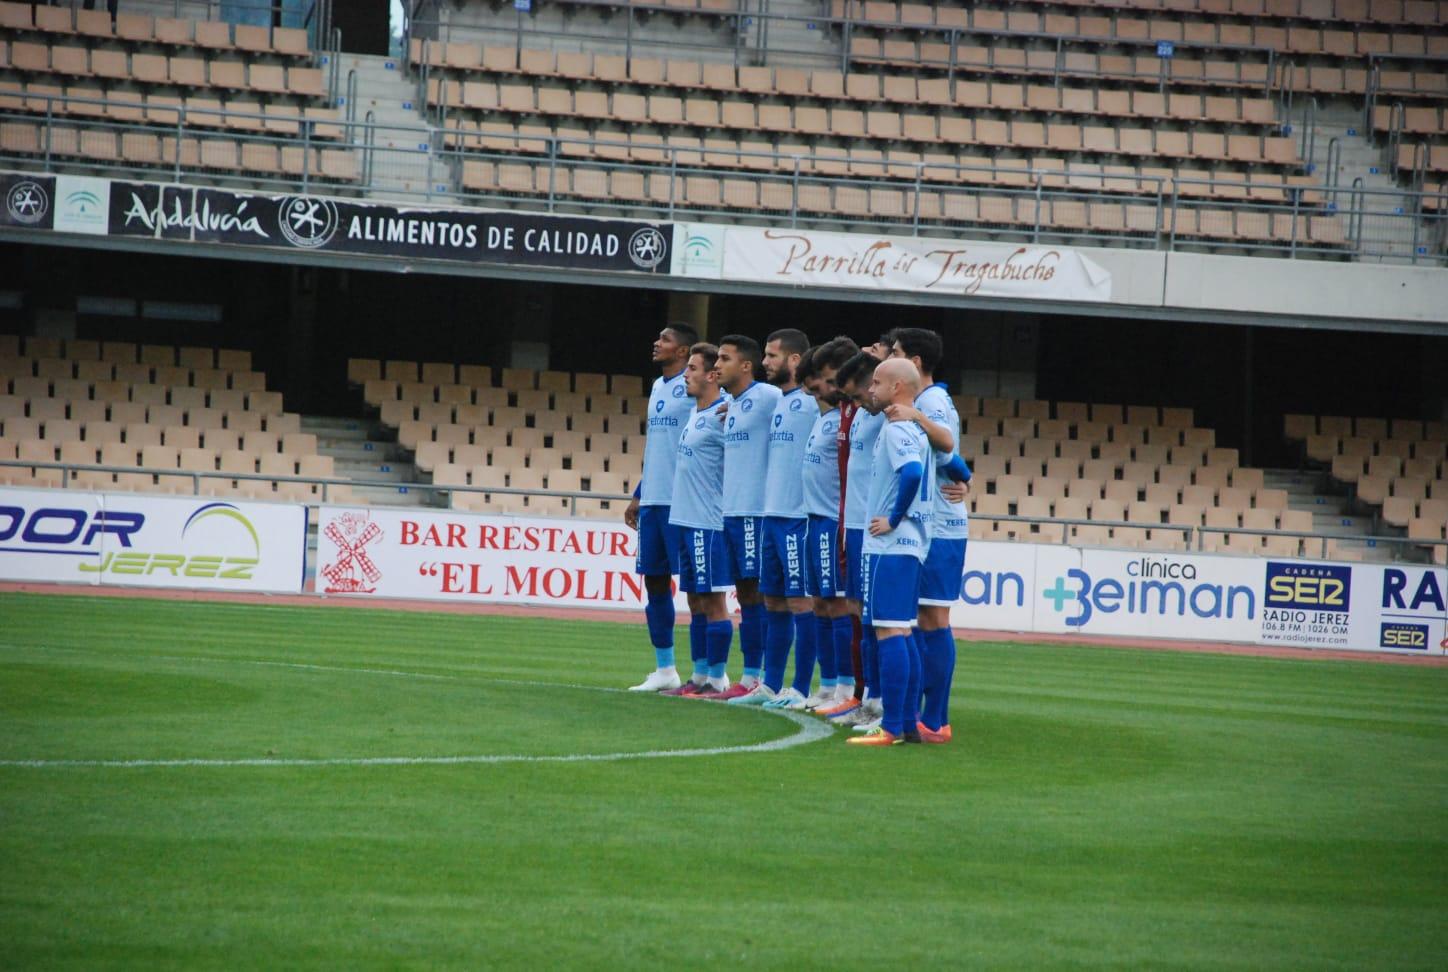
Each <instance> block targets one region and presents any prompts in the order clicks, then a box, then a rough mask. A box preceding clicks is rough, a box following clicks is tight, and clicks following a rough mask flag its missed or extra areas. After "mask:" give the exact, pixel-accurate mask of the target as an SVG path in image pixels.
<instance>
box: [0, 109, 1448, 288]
mask: <svg viewBox="0 0 1448 972" xmlns="http://www.w3.org/2000/svg"><path fill="white" fill-rule="evenodd" d="M19 97H21V98H23V99H24V100H25V101H26V102H27V103H29V104H30V105H31V106H32V108H33V109H34V110H32V111H29V112H26V111H16V110H13V109H12V110H6V111H0V123H4V124H6V125H7V126H11V125H12V124H13V123H26V124H28V125H31V126H35V128H33V129H32V130H33V131H35V132H36V144H35V145H34V147H33V149H32V150H30V151H22V150H17V149H14V148H11V149H8V150H7V149H0V160H6V161H8V162H13V163H14V164H16V165H17V166H18V167H26V166H30V165H36V164H39V165H41V166H42V167H44V168H45V169H46V170H56V169H60V168H64V169H66V170H95V171H100V172H102V173H112V174H115V173H124V174H134V175H136V176H137V177H139V178H141V179H147V178H151V179H154V178H155V177H157V176H161V177H162V178H169V179H170V180H172V181H174V182H178V183H179V182H181V181H182V180H183V177H185V176H195V177H197V178H201V179H204V180H205V181H206V182H207V183H209V184H217V183H219V184H224V185H231V186H236V187H237V188H240V189H249V190H257V189H262V190H266V189H270V188H274V187H275V188H280V189H282V190H283V191H291V190H293V189H295V188H300V189H301V190H302V191H304V192H306V191H312V190H313V189H314V187H315V185H316V184H317V180H318V179H319V178H320V177H323V175H324V174H323V173H322V172H321V171H320V169H319V163H318V159H319V158H320V159H325V158H326V156H325V155H318V153H319V152H326V151H329V150H330V151H332V152H336V153H343V154H345V155H347V156H348V158H347V159H345V160H339V161H344V162H346V163H347V164H350V165H351V168H352V171H351V172H342V173H340V174H338V175H337V177H336V178H335V179H333V178H331V177H330V176H328V179H329V181H327V182H325V185H326V189H325V191H327V192H330V193H333V194H337V195H359V196H365V195H366V194H367V192H368V191H369V189H370V188H371V187H373V186H376V185H377V184H378V183H379V182H387V183H389V185H388V189H387V192H388V194H389V195H405V196H411V197H416V198H420V199H424V200H428V201H437V200H441V201H446V202H448V203H455V204H460V205H464V206H469V205H476V206H481V205H489V206H503V207H516V208H528V209H538V210H543V211H547V212H555V211H560V210H564V211H568V212H577V211H586V212H596V213H599V214H604V213H607V214H631V215H641V214H642V215H648V216H651V217H665V218H674V217H676V216H678V215H680V214H691V215H692V214H699V215H705V214H707V215H716V214H717V215H727V216H728V217H729V218H730V219H733V220H737V221H745V222H748V221H756V222H760V223H763V224H769V225H788V226H801V225H816V226H823V225H830V226H837V227H839V228H843V229H859V230H870V231H877V232H878V231H880V230H881V228H884V229H887V230H889V231H891V232H898V233H903V234H911V235H921V234H924V235H943V234H958V233H959V232H960V231H961V229H963V228H965V227H971V228H972V229H973V230H975V231H978V232H982V233H987V234H991V235H994V236H998V237H1000V238H1009V239H1026V240H1033V241H1034V240H1042V239H1048V238H1049V239H1051V240H1077V241H1082V242H1091V241H1099V242H1109V243H1112V244H1118V245H1126V246H1136V247H1151V248H1158V249H1163V248H1164V249H1170V250H1174V249H1180V248H1183V247H1188V246H1209V247H1213V248H1215V249H1220V250H1234V249H1236V250H1252V251H1259V252H1268V253H1280V254H1285V255H1288V256H1297V255H1299V254H1303V253H1307V252H1310V253H1311V254H1313V255H1315V256H1324V255H1326V256H1333V255H1337V256H1341V257H1344V258H1345V257H1348V256H1352V255H1359V256H1398V257H1404V258H1406V259H1410V260H1411V261H1413V262H1421V263H1427V264H1432V265H1436V264H1442V263H1444V262H1448V245H1445V231H1448V198H1445V196H1448V190H1439V191H1437V192H1435V193H1432V194H1425V193H1421V192H1412V191H1408V190H1402V191H1398V190H1363V189H1361V188H1360V187H1352V188H1349V187H1345V186H1341V185H1336V186H1321V185H1313V186H1298V185H1293V184H1289V183H1280V182H1261V181H1255V180H1254V181H1247V180H1246V178H1245V177H1244V178H1243V179H1242V180H1240V181H1238V180H1235V179H1229V178H1226V177H1215V178H1206V179H1190V178H1176V179H1174V180H1172V181H1171V182H1170V183H1169V184H1168V183H1167V182H1166V181H1165V180H1164V179H1162V178H1159V177H1156V176H1148V175H1140V174H1138V175H1127V174H1121V175H1108V174H1106V173H1105V171H1104V169H1097V170H1091V171H1080V170H1076V169H1065V168H1062V169H1043V168H1033V167H1030V166H1029V164H1028V163H1027V162H1026V161H1025V160H1020V161H1019V167H1013V166H1012V165H1011V164H1010V163H1009V160H1004V159H998V160H996V161H994V162H992V163H990V164H989V165H988V166H984V165H976V166H972V165H960V164H952V163H948V162H944V161H941V162H935V161H918V160H910V161H905V162H902V161H893V160H891V159H888V158H880V159H870V160H866V159H862V158H860V157H858V156H856V157H849V156H846V155H829V154H819V153H818V152H804V153H796V152H789V151H781V150H778V149H776V148H774V147H773V146H772V145H770V144H768V143H764V144H763V145H762V146H760V147H748V148H745V147H736V148H732V149H727V150H726V149H715V148H709V147H705V146H702V145H700V146H698V147H693V146H690V147H681V146H677V145H666V144H659V145H656V146H650V147H645V146H642V145H640V144H638V143H630V142H628V141H627V140H625V137H624V136H622V135H620V136H618V137H614V138H610V137H608V136H607V135H601V136H599V137H594V138H586V139H583V138H560V137H558V136H556V135H544V134H539V135H530V134H511V135H492V134H488V133H480V132H478V131H475V130H471V129H468V130H464V129H460V128H443V129H440V130H438V131H437V132H436V134H435V137H434V138H433V139H431V140H429V141H427V142H418V141H417V140H416V139H415V138H413V137H407V138H396V139H392V141H396V142H398V143H399V144H398V146H397V147H386V146H384V145H380V144H378V143H379V142H380V141H382V140H383V139H382V138H380V137H379V136H385V135H387V134H389V133H390V134H394V135H403V134H404V133H406V134H407V135H408V136H412V135H415V132H414V130H412V129H406V128H396V127H389V126H383V125H377V124H375V122H373V121H371V120H363V121H357V120H355V118H353V119H350V120H349V119H347V118H345V117H338V118H336V119H305V118H302V117H301V116H300V109H299V110H298V115H297V116H296V117H291V116H288V117H287V118H279V117H278V116H275V115H271V116H269V115H266V114H264V113H257V112H238V111H234V110H228V109H220V110H218V109H214V108H204V109H203V108H195V107H192V108H187V107H186V106H184V105H175V106H171V105H166V106H162V107H160V108H157V106H154V105H150V106H148V105H147V104H145V103H144V102H142V101H140V100H135V101H132V102H130V103H129V104H127V102H126V101H125V100H124V99H123V98H121V99H111V100H104V99H86V98H76V97H71V96H62V95H40V94H28V93H27V94H24V95H21V96H19ZM37 106H43V110H42V109H40V108H38V107H37ZM122 106H126V107H128V108H129V109H130V110H134V111H153V112H154V111H163V112H165V113H166V117H167V118H168V119H169V118H172V117H174V121H168V122H167V123H165V124H160V123H146V122H137V121H117V120H113V119H108V118H106V117H104V116H105V113H106V112H107V111H110V110H114V109H116V108H117V107H122ZM82 110H85V111H87V112H88V114H87V115H86V116H85V117H78V116H79V113H80V111H82ZM238 122H240V123H244V124H246V125H247V126H248V127H250V128H254V129H258V130H263V131H258V132H245V131H238V130H236V129H235V128H234V127H228V126H234V125H235V124H236V123H238ZM281 123H294V124H296V126H297V129H298V131H297V134H295V135H291V134H280V133H278V134H267V133H266V132H265V131H264V130H265V129H267V127H268V126H269V125H270V126H276V125H278V124H281ZM319 126H324V127H335V128H336V129H337V130H338V132H339V133H342V132H345V131H348V130H350V132H351V134H352V140H351V141H348V140H345V139H338V140H328V139H325V138H320V137H318V135H317V129H318V127H319ZM128 134H129V135H137V134H144V135H149V136H160V137H161V143H160V145H159V146H158V152H159V153H160V156H159V157H158V158H149V159H145V160H137V159H134V158H127V157H125V156H124V155H122V154H121V152H120V149H119V148H118V147H117V145H118V144H120V145H124V144H125V136H126V135H128ZM12 135H13V133H12ZM60 136H64V139H62V138H61V137H60ZM108 136H109V139H110V142H109V144H110V150H109V151H103V152H101V153H100V154H99V155H97V156H92V157H87V151H88V150H87V145H88V144H90V143H94V142H97V141H101V142H105V141H106V140H107V137H108ZM482 139H489V140H490V141H491V143H494V144H495V145H496V147H494V148H491V149H489V150H486V151H485V150H482V149H475V148H469V147H465V146H467V145H470V144H480V143H481V140H482ZM62 141H68V142H69V143H71V147H70V149H69V151H68V152H66V153H64V154H62V153H60V152H59V151H57V146H58V145H60V143H61V142H62ZM209 142H217V143H222V144H223V145H225V144H231V145H234V146H237V147H238V149H239V151H238V152H236V153H233V154H231V155H229V156H228V157H229V158H233V159H235V160H236V166H235V167H234V168H232V167H230V166H227V165H215V164H205V163H203V162H202V161H201V160H200V155H201V153H200V152H199V151H198V152H197V159H195V160H192V159H188V158H186V157H185V156H186V154H187V152H188V151H189V150H191V149H192V147H193V146H196V147H198V148H204V147H205V146H206V144H207V143H209ZM9 144H12V145H13V144H14V141H13V137H12V138H11V139H10V141H9ZM247 146H264V147H272V148H280V149H293V150H296V152H298V153H299V154H300V162H299V163H296V162H295V161H294V162H293V169H295V170H297V171H278V172H271V173H267V172H256V171H246V170H244V169H243V168H242V162H241V156H242V155H244V154H245V152H246V147H247ZM280 154H281V155H282V156H285V155H286V153H285V152H283V153H280ZM645 155H647V156H648V158H647V160H645V158H644V157H645ZM291 158H292V159H293V160H295V154H294V155H293V156H291ZM470 162H483V163H492V164H495V165H503V164H515V165H527V166H531V167H533V168H534V169H536V170H537V171H538V172H539V173H540V175H539V176H538V180H537V182H536V183H535V182H530V183H529V187H528V189H529V191H526V192H523V191H516V190H515V189H514V188H509V187H505V186H503V185H494V186H487V187H482V188H477V189H474V188H473V187H471V186H469V185H468V184H467V183H466V181H465V177H466V174H467V169H468V163H470ZM417 168H425V169H427V170H428V171H429V178H428V180H427V182H426V183H425V185H424V186H422V187H421V188H420V189H414V190H411V191H406V190H403V189H401V188H398V187H397V186H396V183H398V182H400V181H401V180H402V179H403V178H405V176H404V175H403V174H402V173H404V172H405V171H406V170H408V169H413V170H414V171H415V170H416V169H417ZM584 173H602V174H604V175H605V176H606V178H607V179H608V180H609V185H610V186H612V185H613V183H614V182H615V181H617V180H619V179H620V178H622V177H624V176H631V177H640V178H642V179H643V180H644V181H646V182H647V183H648V185H649V186H650V191H649V192H648V193H646V194H644V195H642V196H640V195H638V194H633V195H630V194H628V193H625V192H614V191H612V190H610V191H608V192H605V193H593V194H591V195H590V194H589V193H583V192H579V191H578V186H577V184H576V180H575V177H576V176H577V175H579V174H584ZM389 177H391V178H389ZM701 178H703V179H711V180H714V181H715V182H719V181H721V180H727V181H728V183H729V187H730V190H731V191H734V190H738V191H743V192H745V193H746V195H747V196H748V198H740V197H731V196H729V195H728V194H723V193H721V195H720V196H719V198H717V199H715V200H713V201H709V200H707V199H702V198H700V197H697V196H694V195H691V194H690V191H689V190H690V185H691V183H690V181H689V180H690V179H701ZM660 185H666V186H667V190H666V191H665V192H656V191H654V187H655V186H660ZM882 192H883V193H885V194H887V195H888V196H889V198H890V200H896V199H898V200H899V201H900V202H899V205H894V204H893V203H892V204H891V205H889V206H883V207H876V206H875V200H876V198H877V197H878V198H880V199H884V198H885V197H884V196H881V195H880V194H881V193H882ZM815 197H819V198H822V199H825V200H828V201H827V202H826V203H825V204H824V205H822V206H821V205H816V204H814V203H813V202H812V201H811V200H812V199H814V198H815ZM999 200H1005V201H1006V209H1005V210H1002V209H1001V204H1000V202H999ZM924 202H929V203H930V204H931V206H932V207H933V208H932V210H931V211H930V212H926V211H924V210H923V208H922V206H923V203H924ZM1085 207H1092V208H1091V209H1089V210H1088V209H1086V208H1085ZM987 209H989V210H990V211H991V212H992V213H994V214H995V218H991V217H990V216H989V215H988V214H987V212H986V210H987ZM1058 212H1059V213H1062V214H1065V216H1064V218H1056V216H1057V213H1058ZM1097 212H1099V213H1101V214H1102V215H1103V216H1104V218H1105V222H1100V221H1096V220H1094V219H1086V218H1085V214H1087V213H1091V214H1095V213H1097ZM1148 212H1149V213H1150V216H1149V217H1148V216H1147V215H1146V214H1147V213H1148ZM1048 214H1049V215H1048ZM1312 219H1316V220H1317V222H1311V220H1312ZM1409 221H1411V222H1412V223H1413V229H1412V231H1411V232H1409V231H1407V230H1406V229H1405V227H1406V225H1407V222H1409ZM1349 223H1351V224H1352V229H1353V232H1352V233H1349V232H1348V231H1347V224H1349ZM1407 238H1412V239H1413V240H1414V248H1413V252H1412V253H1409V254H1405V253H1402V252H1399V251H1400V249H1401V246H1402V245H1403V241H1404V240H1405V239H1407Z"/></svg>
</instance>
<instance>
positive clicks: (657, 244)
mask: <svg viewBox="0 0 1448 972" xmlns="http://www.w3.org/2000/svg"><path fill="white" fill-rule="evenodd" d="M666 250H667V247H666V246H665V245H664V234H663V233H660V232H659V231H658V230H656V229H654V228H653V227H652V226H645V227H644V228H643V229H641V230H635V231H634V234H633V236H630V237H629V240H628V255H629V259H630V260H632V261H633V262H634V265H635V266H636V267H638V268H639V269H640V270H652V269H654V267H657V266H658V265H659V264H660V263H663V262H664V256H665V255H666V252H665V251H666Z"/></svg>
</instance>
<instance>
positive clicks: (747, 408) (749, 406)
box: [730, 398, 754, 421]
mask: <svg viewBox="0 0 1448 972" xmlns="http://www.w3.org/2000/svg"><path fill="white" fill-rule="evenodd" d="M739 410H740V411H743V412H752V411H754V399H752V398H746V399H744V401H742V402H740V403H739ZM730 421H733V420H732V419H731V420H730Z"/></svg>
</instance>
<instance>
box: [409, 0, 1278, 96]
mask: <svg viewBox="0 0 1448 972" xmlns="http://www.w3.org/2000/svg"><path fill="white" fill-rule="evenodd" d="M583 6H588V5H587V4H583ZM599 6H608V5H607V4H600V5H599ZM680 12H681V11H680V10H679V9H677V8H671V7H666V6H663V5H662V4H659V5H643V4H630V5H628V7H627V9H626V10H622V11H621V14H622V16H623V20H624V29H623V33H622V35H620V34H619V33H618V32H612V33H610V32H596V31H595V32H590V31H587V30H585V29H583V28H582V27H581V26H580V25H578V24H577V23H572V24H569V25H568V29H567V30H553V29H550V28H548V27H544V26H540V25H539V24H537V23H536V22H535V21H533V20H532V19H530V18H523V17H518V18H515V21H514V23H512V24H509V23H505V22H504V21H503V20H502V19H499V20H497V21H495V22H490V23H456V22H454V21H452V20H427V19H422V20H419V19H415V18H409V20H408V23H407V25H406V32H405V36H404V38H403V42H404V45H405V46H404V53H406V52H407V51H410V48H411V40H412V38H413V37H418V38H419V39H436V40H440V41H442V42H443V43H450V42H454V41H455V40H457V39H459V38H464V39H478V40H480V41H486V39H488V38H490V37H504V38H507V37H511V38H512V40H511V43H512V44H513V46H514V47H515V49H518V50H521V49H522V48H523V47H525V46H538V47H541V48H543V49H548V48H551V47H553V46H555V42H558V41H562V42H564V45H565V49H567V50H577V49H579V47H580V45H583V49H589V48H590V47H591V48H593V49H596V50H602V49H606V48H609V47H617V48H619V49H621V50H622V52H623V53H624V55H625V56H626V57H629V58H632V57H635V56H638V55H639V53H640V52H648V51H651V50H658V51H664V52H666V53H668V54H672V55H674V56H677V55H678V53H679V52H680V51H695V52H701V53H704V54H708V55H711V56H718V55H722V54H726V53H727V54H728V55H729V56H730V60H731V61H732V63H733V64H734V66H735V67H739V66H741V65H745V64H764V63H769V62H770V59H771V58H777V57H779V56H781V55H784V56H788V57H790V58H793V59H795V60H797V61H800V62H802V63H803V62H811V61H813V62H824V63H831V62H832V63H835V64H838V67H839V70H840V71H841V72H842V73H848V72H849V71H850V69H851V63H852V62H853V61H854V60H856V58H855V56H854V55H852V54H851V52H850V46H851V41H852V40H853V39H854V38H855V36H856V34H857V33H859V32H861V31H871V30H878V29H881V28H884V29H890V28H897V29H902V30H908V31H909V33H910V35H911V36H918V37H920V38H922V39H923V40H925V41H928V42H934V43H939V44H943V45H946V46H947V47H948V48H949V54H948V55H947V56H946V57H945V58H943V59H941V58H934V57H922V58H920V59H919V60H918V62H912V63H919V64H920V66H921V67H924V68H928V69H933V70H937V71H944V72H945V73H946V76H947V77H948V78H949V79H950V80H951V82H952V96H953V91H954V84H953V82H954V80H955V76H956V75H957V74H958V73H966V72H977V71H987V72H994V71H996V70H998V69H1001V68H1006V67H1010V68H1012V70H1015V69H1016V66H1015V65H1013V64H1010V65H1008V64H1007V63H1006V61H1005V58H1004V55H998V54H997V48H998V46H999V38H1000V37H1001V35H1002V34H1004V35H1006V36H1008V37H1010V38H1011V39H1012V40H1013V41H1020V42H1021V43H1023V44H1027V45H1031V46H1033V48H1035V49H1034V50H1032V52H1031V53H1033V54H1036V53H1040V54H1044V53H1047V49H1048V50H1049V53H1050V54H1051V63H1052V67H1051V68H1050V69H1049V70H1048V71H1042V70H1041V69H1040V68H1039V67H1038V66H1032V67H1030V68H1029V73H1031V74H1048V75H1049V76H1050V77H1051V80H1052V83H1053V84H1055V85H1057V86H1059V85H1060V84H1061V81H1062V79H1064V78H1069V77H1079V78H1088V79H1093V80H1099V79H1105V78H1110V79H1113V80H1135V81H1142V82H1147V83H1155V84H1157V85H1158V89H1159V90H1165V88H1166V86H1167V85H1168V84H1170V83H1172V81H1173V80H1174V78H1175V75H1174V74H1173V67H1172V65H1173V62H1174V60H1175V58H1174V57H1169V58H1160V59H1159V63H1158V66H1157V68H1156V70H1155V71H1154V72H1150V71H1146V72H1143V71H1137V70H1136V68H1135V66H1134V64H1133V66H1132V68H1131V70H1129V71H1117V70H1087V69H1084V68H1078V67H1071V66H1068V62H1069V60H1070V58H1069V56H1068V55H1069V54H1070V53H1071V52H1073V51H1074V50H1076V49H1078V48H1079V49H1081V50H1082V51H1083V52H1087V51H1089V52H1090V53H1092V54H1095V53H1097V52H1098V51H1099V50H1100V48H1101V47H1102V45H1103V44H1110V45H1111V46H1113V47H1122V48H1126V49H1128V50H1130V51H1133V52H1137V53H1140V54H1143V55H1146V56H1152V55H1154V54H1155V53H1156V50H1157V41H1155V40H1143V39H1141V38H1126V37H1108V38H1103V37H1094V36H1088V35H1063V34H1048V33H1044V32H1027V31H1000V30H990V29H972V28H961V27H948V26H937V25H934V24H918V25H917V24H909V25H901V24H898V23H894V22H876V21H868V20H864V19H863V18H859V17H834V16H831V15H828V14H825V13H821V14H820V15H817V16H803V17H802V16H797V15H792V14H775V13H769V12H767V11H766V10H759V11H755V10H749V9H748V5H747V4H743V5H741V7H740V9H737V10H731V11H712V10H710V11H700V13H701V14H702V15H704V16H706V17H708V18H711V19H714V20H718V21H720V22H729V23H730V25H731V29H730V30H729V33H728V43H719V42H695V41H693V40H691V39H690V38H688V37H687V36H680V35H679V32H678V31H676V30H668V31H664V32H663V33H664V34H665V36H653V35H649V34H645V35H640V34H639V33H638V32H637V28H636V27H635V22H636V20H638V19H639V18H640V17H643V16H652V15H660V14H662V15H667V16H675V15H677V14H679V13H680ZM684 12H687V11H684ZM778 24H804V25H806V26H808V25H811V24H813V25H814V26H815V27H816V28H817V29H819V30H820V31H821V32H822V33H823V34H828V35H834V36H837V37H839V38H840V50H838V51H823V50H819V49H814V50H809V49H802V48H797V47H786V46H780V45H777V44H773V43H771V42H770V41H769V36H770V25H778ZM751 28H753V29H752V30H751ZM751 33H752V34H753V35H754V36H755V37H756V38H757V40H756V42H755V44H753V45H751V44H749V43H747V39H748V38H749V37H750V35H751ZM524 38H528V39H529V43H527V44H525V42H524ZM539 41H544V42H546V43H543V44H539V43H537V42H539ZM962 42H964V43H965V44H966V45H967V46H968V47H974V48H978V49H981V50H983V51H984V52H985V56H984V58H983V59H981V58H976V57H969V56H962V50H961V48H962ZM1173 47H1174V49H1175V50H1176V51H1181V52H1183V53H1186V52H1191V51H1221V52H1222V53H1223V54H1224V61H1223V63H1232V64H1235V65H1236V70H1237V77H1236V79H1235V81H1233V82H1232V83H1234V84H1237V85H1240V86H1242V87H1260V89H1261V90H1262V91H1263V92H1270V91H1271V90H1272V88H1273V86H1274V83H1275V80H1276V76H1277V54H1276V51H1275V50H1274V49H1273V48H1271V47H1263V46H1253V45H1241V44H1199V43H1192V42H1174V43H1173ZM1042 59H1044V58H1042ZM1254 60H1255V62H1256V63H1260V64H1262V65H1264V66H1265V80H1264V81H1263V82H1262V83H1261V84H1260V85H1259V84H1258V83H1257V82H1256V81H1249V80H1248V79H1247V77H1246V73H1245V72H1244V71H1243V65H1244V64H1246V63H1252V62H1253V61H1254ZM1020 67H1021V70H1022V71H1023V72H1024V71H1025V69H1026V67H1027V65H1025V64H1023V65H1021V66H1020ZM1185 80H1189V81H1190V80H1191V79H1190V78H1188V79H1185ZM1193 83H1198V84H1199V83H1201V78H1196V79H1195V81H1194V82H1193Z"/></svg>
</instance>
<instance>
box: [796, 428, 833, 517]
mask: <svg viewBox="0 0 1448 972" xmlns="http://www.w3.org/2000/svg"><path fill="white" fill-rule="evenodd" d="M839 428H840V410H839V409H838V408H832V409H830V410H829V411H828V412H822V413H820V416H819V418H817V419H815V423H814V428H812V429H811V430H810V433H809V438H808V439H806V440H805V445H804V483H803V486H804V511H805V512H806V513H808V514H809V515H810V516H822V517H825V518H826V519H829V520H838V519H839V518H840V444H839V439H838V438H837V437H836V435H835V433H836V432H838V431H839Z"/></svg>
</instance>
